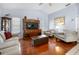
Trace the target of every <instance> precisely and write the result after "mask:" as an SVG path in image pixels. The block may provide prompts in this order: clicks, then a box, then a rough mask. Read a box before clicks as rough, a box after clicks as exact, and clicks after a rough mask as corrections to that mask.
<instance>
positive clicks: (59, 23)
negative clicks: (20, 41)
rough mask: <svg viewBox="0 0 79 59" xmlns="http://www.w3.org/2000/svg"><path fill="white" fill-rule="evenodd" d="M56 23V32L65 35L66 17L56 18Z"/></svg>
mask: <svg viewBox="0 0 79 59" xmlns="http://www.w3.org/2000/svg"><path fill="white" fill-rule="evenodd" d="M54 21H55V31H56V32H57V33H63V32H64V25H65V17H56V18H55V19H54Z"/></svg>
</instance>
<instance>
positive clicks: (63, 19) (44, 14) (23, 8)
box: [0, 3, 79, 55]
mask: <svg viewBox="0 0 79 59" xmlns="http://www.w3.org/2000/svg"><path fill="white" fill-rule="evenodd" d="M78 6H79V4H78V3H0V17H1V20H0V54H1V55H76V54H77V55H78V54H79V51H78V50H79V49H78V48H79V44H78V42H79V40H78V39H79V38H78V36H79V33H78V29H79V26H78V25H79V24H78V22H79V21H78V19H79V16H78V15H79V7H78Z"/></svg>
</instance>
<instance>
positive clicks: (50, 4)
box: [39, 3, 71, 6]
mask: <svg viewBox="0 0 79 59" xmlns="http://www.w3.org/2000/svg"><path fill="white" fill-rule="evenodd" d="M43 4H44V3H39V6H41V5H43ZM47 4H48V5H49V6H52V3H47ZM69 5H71V3H67V4H65V6H69Z"/></svg>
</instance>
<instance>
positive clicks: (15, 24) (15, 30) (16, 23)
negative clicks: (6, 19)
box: [12, 17, 21, 35]
mask: <svg viewBox="0 0 79 59" xmlns="http://www.w3.org/2000/svg"><path fill="white" fill-rule="evenodd" d="M20 27H21V26H20V18H17V17H13V18H12V34H13V35H16V34H19V33H20Z"/></svg>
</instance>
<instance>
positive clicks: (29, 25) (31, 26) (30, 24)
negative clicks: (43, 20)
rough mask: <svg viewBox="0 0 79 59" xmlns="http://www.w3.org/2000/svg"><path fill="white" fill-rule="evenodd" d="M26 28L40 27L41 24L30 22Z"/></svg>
mask: <svg viewBox="0 0 79 59" xmlns="http://www.w3.org/2000/svg"><path fill="white" fill-rule="evenodd" d="M26 28H27V29H38V28H39V24H38V23H33V22H30V23H27V24H26Z"/></svg>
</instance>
